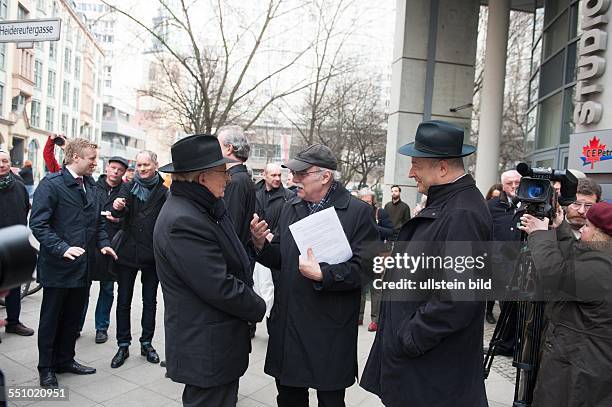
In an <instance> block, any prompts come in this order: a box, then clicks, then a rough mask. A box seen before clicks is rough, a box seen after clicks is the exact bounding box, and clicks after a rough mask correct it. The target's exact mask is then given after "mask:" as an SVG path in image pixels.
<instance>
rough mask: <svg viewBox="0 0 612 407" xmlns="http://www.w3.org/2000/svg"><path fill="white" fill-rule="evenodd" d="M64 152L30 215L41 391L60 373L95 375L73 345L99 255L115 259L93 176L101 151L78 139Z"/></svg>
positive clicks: (36, 195) (37, 193)
mask: <svg viewBox="0 0 612 407" xmlns="http://www.w3.org/2000/svg"><path fill="white" fill-rule="evenodd" d="M64 151H65V163H66V165H65V166H64V167H62V169H61V170H60V172H57V173H53V174H48V175H47V176H46V177H45V178H44V179H43V180H42V181H41V182H40V184H38V188H37V189H36V191H35V192H34V201H33V206H32V213H31V216H30V228H31V229H32V232H33V233H34V236H35V237H36V239H38V241H39V242H40V254H39V256H38V266H37V272H38V276H37V277H38V280H39V282H40V284H41V285H42V286H43V299H42V305H41V308H40V323H39V326H38V354H39V359H38V370H39V372H40V384H41V386H57V378H56V376H55V373H64V372H69V373H76V374H92V373H95V372H96V369H94V368H91V367H87V366H83V365H81V364H79V363H78V362H76V361H75V360H74V355H75V351H74V345H75V342H76V338H77V334H78V328H79V322H80V319H81V315H82V312H83V307H84V306H85V301H87V288H88V284H89V272H90V271H91V270H92V268H93V267H94V260H95V255H96V251H97V249H100V250H101V252H102V254H105V255H110V256H113V257H114V258H116V254H115V252H114V251H113V250H112V249H111V248H110V247H109V245H110V243H109V241H108V236H107V234H106V231H105V230H104V218H103V217H102V216H101V215H100V203H99V201H98V199H97V198H96V192H95V189H96V186H95V182H94V180H93V178H92V177H91V174H92V173H93V171H94V170H95V168H96V164H97V159H98V152H97V146H96V145H95V144H92V143H91V142H90V141H88V140H85V139H81V138H76V139H73V140H70V142H69V143H68V144H67V145H66V148H65V149H64Z"/></svg>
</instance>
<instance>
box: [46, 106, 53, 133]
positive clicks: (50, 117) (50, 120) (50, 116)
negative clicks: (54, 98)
mask: <svg viewBox="0 0 612 407" xmlns="http://www.w3.org/2000/svg"><path fill="white" fill-rule="evenodd" d="M54 115H55V109H53V108H52V107H50V106H47V116H46V120H45V129H46V130H47V131H53V122H54V120H55V118H54V117H53V116H54Z"/></svg>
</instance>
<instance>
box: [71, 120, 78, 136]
mask: <svg viewBox="0 0 612 407" xmlns="http://www.w3.org/2000/svg"><path fill="white" fill-rule="evenodd" d="M78 125H79V124H78V122H77V119H72V125H71V126H70V135H71V137H72V138H74V137H76V136H77V127H78Z"/></svg>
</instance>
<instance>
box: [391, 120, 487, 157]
mask: <svg viewBox="0 0 612 407" xmlns="http://www.w3.org/2000/svg"><path fill="white" fill-rule="evenodd" d="M464 133H465V131H464V130H463V129H462V128H461V127H459V126H456V125H454V124H452V123H449V122H445V121H442V120H429V121H426V122H423V123H421V124H419V127H418V128H417V131H416V135H415V136H414V143H409V144H406V145H404V146H402V147H400V149H399V153H400V154H403V155H407V156H410V157H422V158H459V157H465V156H467V155H470V154H472V153H473V152H474V151H476V147H474V146H470V145H468V144H463V137H464Z"/></svg>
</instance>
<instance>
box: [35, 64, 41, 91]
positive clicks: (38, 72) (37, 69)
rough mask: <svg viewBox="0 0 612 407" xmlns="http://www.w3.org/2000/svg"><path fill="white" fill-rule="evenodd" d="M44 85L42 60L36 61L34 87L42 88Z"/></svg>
mask: <svg viewBox="0 0 612 407" xmlns="http://www.w3.org/2000/svg"><path fill="white" fill-rule="evenodd" d="M41 86H42V61H39V60H38V59H37V60H36V61H35V62H34V88H35V89H38V90H40V88H41Z"/></svg>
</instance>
